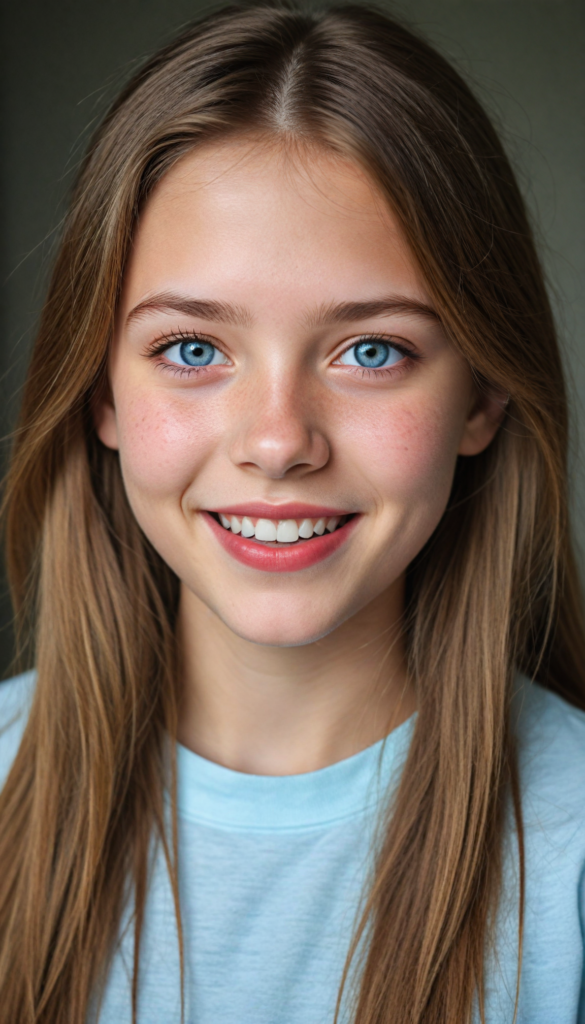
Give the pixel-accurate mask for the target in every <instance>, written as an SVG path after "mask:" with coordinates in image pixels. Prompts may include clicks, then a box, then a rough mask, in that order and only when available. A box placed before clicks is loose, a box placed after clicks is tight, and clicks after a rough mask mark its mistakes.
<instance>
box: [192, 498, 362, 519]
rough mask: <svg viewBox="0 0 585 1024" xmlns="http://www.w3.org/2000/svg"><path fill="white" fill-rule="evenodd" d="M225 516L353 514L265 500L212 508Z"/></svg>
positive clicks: (273, 517)
mask: <svg viewBox="0 0 585 1024" xmlns="http://www.w3.org/2000/svg"><path fill="white" fill-rule="evenodd" d="M209 511H210V512H217V513H218V514H219V513H221V515H224V516H230V515H232V516H251V517H253V518H255V519H256V518H258V519H275V520H277V519H319V518H320V517H321V516H344V515H351V511H350V510H348V509H340V508H333V506H330V505H308V504H306V503H305V502H300V501H289V502H286V503H285V504H283V505H267V504H266V502H263V501H248V502H242V503H241V504H239V505H225V506H222V507H221V508H210V509H209Z"/></svg>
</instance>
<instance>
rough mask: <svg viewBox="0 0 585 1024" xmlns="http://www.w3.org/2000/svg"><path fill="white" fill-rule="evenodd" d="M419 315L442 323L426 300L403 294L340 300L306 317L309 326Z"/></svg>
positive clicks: (321, 307)
mask: <svg viewBox="0 0 585 1024" xmlns="http://www.w3.org/2000/svg"><path fill="white" fill-rule="evenodd" d="M392 314H394V315H395V316H418V317H424V318H425V319H426V320H432V321H433V322H434V323H437V324H440V323H441V318H440V316H439V314H438V313H437V312H436V311H435V310H434V309H433V308H432V306H427V305H426V303H424V302H417V301H415V300H414V299H408V298H406V297H405V296H402V295H393V296H390V297H389V298H384V299H371V300H370V301H368V302H339V303H337V304H333V303H332V304H330V305H329V306H320V307H319V308H318V309H316V310H315V311H314V312H313V313H310V314H308V315H307V317H306V318H305V323H306V326H307V327H322V326H326V325H327V324H340V323H347V322H349V321H355V320H369V319H370V318H371V317H376V316H391V315H392Z"/></svg>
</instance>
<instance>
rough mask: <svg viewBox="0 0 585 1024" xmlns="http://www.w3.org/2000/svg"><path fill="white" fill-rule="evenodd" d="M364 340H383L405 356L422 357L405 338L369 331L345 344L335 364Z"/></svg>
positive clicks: (334, 361)
mask: <svg viewBox="0 0 585 1024" xmlns="http://www.w3.org/2000/svg"><path fill="white" fill-rule="evenodd" d="M364 341H383V342H384V344H385V345H389V346H390V348H394V349H396V351H397V352H401V353H402V354H403V355H404V356H408V357H409V358H410V359H420V354H419V353H418V352H417V351H416V350H415V348H414V346H413V345H412V343H411V342H409V341H407V340H406V339H405V338H401V337H397V336H396V335H395V334H383V333H380V332H377V331H368V332H364V334H359V335H358V336H357V337H356V338H354V339H353V340H352V341H350V342H348V343H346V344H345V346H344V348H342V349H340V350H339V352H337V354H336V355H335V357H334V359H333V364H335V363H336V361H337V360H338V359H341V357H342V356H343V355H345V353H346V352H349V350H350V349H351V348H354V347H355V346H356V345H361V344H362V342H364Z"/></svg>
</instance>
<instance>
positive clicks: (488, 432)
mask: <svg viewBox="0 0 585 1024" xmlns="http://www.w3.org/2000/svg"><path fill="white" fill-rule="evenodd" d="M509 401H510V396H509V395H508V394H506V393H505V392H503V391H496V390H495V389H494V390H491V391H489V392H486V391H482V392H477V393H476V400H475V402H474V404H473V407H472V409H471V411H470V413H469V416H468V418H467V420H466V423H465V427H464V429H463V434H462V436H461V442H460V444H459V450H458V454H459V455H479V453H480V452H483V451H484V450H485V449H486V448H487V447H488V445H489V444H491V442H492V441H493V439H494V437H495V436H496V434H497V432H498V429H499V427H500V425H501V423H502V420H503V419H504V416H505V415H506V409H507V407H508V402H509Z"/></svg>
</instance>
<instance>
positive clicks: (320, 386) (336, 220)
mask: <svg viewBox="0 0 585 1024" xmlns="http://www.w3.org/2000/svg"><path fill="white" fill-rule="evenodd" d="M110 381H111V392H112V404H110V403H109V402H104V403H103V404H102V405H101V407H100V408H98V409H97V410H96V423H97V427H98V432H99V436H100V438H101V440H102V442H103V443H104V444H106V445H108V446H109V447H111V448H117V449H118V450H119V452H120V462H121V467H122V473H123V477H124V482H125V486H126V490H127V493H128V498H129V501H130V504H131V506H132V509H133V511H134V514H135V515H136V518H137V520H138V522H139V524H140V526H141V527H142V529H143V530H144V533H145V534H146V536H147V537H148V538H149V540H150V541H151V543H152V544H153V545H154V547H155V548H156V549H157V551H158V552H159V553H160V554H161V556H162V557H163V559H164V560H165V561H166V562H167V563H168V564H169V565H170V566H171V568H172V569H173V570H174V571H175V573H176V574H177V575H178V576H179V578H180V579H181V581H182V584H183V587H184V588H187V590H188V591H190V592H192V594H194V595H195V596H196V597H197V598H199V599H200V600H201V601H202V602H204V604H205V605H207V606H208V608H210V609H211V610H212V611H213V612H215V613H216V614H217V615H218V616H219V617H220V618H221V619H222V620H223V621H224V622H225V623H226V624H227V625H228V626H229V627H230V628H231V629H232V630H233V631H234V632H235V633H237V634H238V635H240V636H242V637H244V638H246V639H248V640H251V641H253V642H256V643H261V644H276V645H296V644H306V643H308V642H310V641H312V640H315V639H318V638H319V637H321V636H324V635H325V634H327V633H328V632H330V631H331V630H333V629H334V628H335V627H336V626H338V625H340V624H341V623H342V622H343V621H345V620H346V619H347V618H349V617H350V616H352V615H353V614H355V613H356V612H358V611H360V610H361V609H363V608H364V607H365V606H366V605H368V604H369V603H370V602H377V601H387V600H388V599H389V597H391V596H392V592H393V591H394V593H395V594H396V595H398V594H400V592H401V588H402V583H403V578H404V572H405V569H406V567H407V566H408V564H409V562H410V561H411V560H412V559H413V558H414V556H415V555H416V554H417V552H419V551H420V549H421V548H422V546H423V545H424V543H425V542H426V540H427V539H428V538H429V537H430V535H431V534H432V532H433V530H434V529H435V527H436V526H437V524H438V522H439V520H440V518H441V516H442V514H443V511H444V509H445V506H446V503H447V500H448V497H449V492H450V488H451V483H452V478H453V472H454V467H455V461H456V458H457V455H458V454H463V455H473V454H476V453H477V452H479V451H481V450H482V449H483V448H485V447H486V445H487V444H489V442H490V440H491V438H492V437H493V435H494V433H495V431H496V429H497V422H498V417H497V409H498V406H497V405H496V403H495V402H494V401H493V400H489V399H485V398H483V399H480V397H479V396H478V394H477V393H476V391H475V388H474V386H473V383H472V377H471V373H470V370H469V368H468V366H467V364H466V362H465V361H464V360H463V359H462V358H461V356H460V355H459V354H458V353H457V352H456V351H455V350H454V348H453V347H452V346H451V345H450V343H449V342H448V341H447V339H446V337H445V334H444V332H443V330H442V328H441V324H440V322H439V319H438V317H437V315H436V314H435V312H434V311H433V304H432V302H431V299H430V297H429V294H428V292H427V290H426V288H425V283H424V281H423V280H422V278H421V275H420V272H419V270H418V268H417V266H416V264H415V262H414V260H413V257H412V255H411V253H410V251H409V248H408V246H407V244H406V241H405V239H404V236H403V234H402V232H401V230H400V227H399V225H398V222H397V220H396V218H395V217H394V216H393V214H392V212H391V211H390V210H389V209H388V207H387V205H386V204H385V202H384V200H383V199H382V197H381V195H380V193H379V192H378V191H377V190H376V188H375V186H374V185H373V184H372V182H371V181H370V180H369V179H368V177H367V176H366V175H365V173H364V172H362V171H361V170H360V169H358V168H357V167H356V166H355V165H353V164H352V163H351V162H349V161H345V160H343V159H341V158H339V157H335V156H333V155H329V154H327V153H325V152H319V153H317V152H313V153H312V154H311V153H310V152H305V153H304V154H303V156H302V159H301V157H299V156H298V155H297V157H296V158H293V157H292V156H291V155H290V153H287V152H286V151H285V150H284V149H282V148H278V147H276V146H274V147H268V146H266V145H259V144H256V145H253V144H251V143H250V141H249V140H248V141H241V140H236V141H229V142H225V141H224V142H222V143H220V144H214V145H209V146H207V147H206V148H204V149H200V150H198V151H197V152H194V153H193V154H191V155H189V156H187V157H185V158H184V159H182V160H181V161H180V162H179V163H178V164H177V165H176V166H175V167H174V168H173V169H172V170H171V171H170V172H169V173H168V174H167V175H166V177H165V178H164V179H163V180H162V182H161V183H160V184H159V186H158V187H157V189H156V191H155V192H154V194H153V195H152V197H151V198H150V200H149V201H148V203H147V205H146V207H145V210H144V212H143V214H142V216H141V219H140V224H139V227H138V230H137V233H136V237H135V241H134V246H133V249H132V254H131V258H130V262H129V265H128V268H127V273H126V276H125V282H124V289H123V295H122V301H121V304H120V309H119V315H118V319H117V327H116V334H115V339H114V344H113V347H112V353H111V361H110ZM222 524H223V525H222ZM226 526H228V527H229V529H226ZM311 534H312V536H311ZM244 535H247V536H244ZM271 538H272V539H271ZM297 538H298V539H297Z"/></svg>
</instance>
